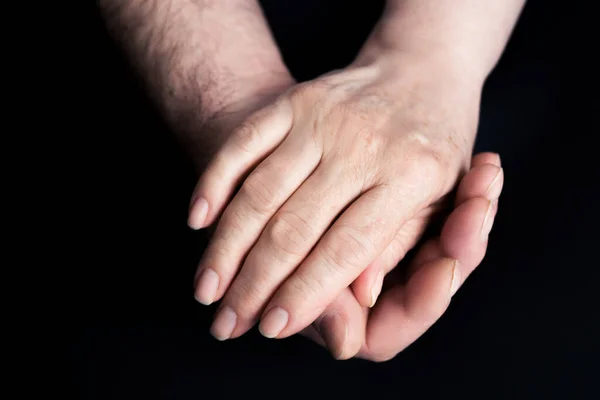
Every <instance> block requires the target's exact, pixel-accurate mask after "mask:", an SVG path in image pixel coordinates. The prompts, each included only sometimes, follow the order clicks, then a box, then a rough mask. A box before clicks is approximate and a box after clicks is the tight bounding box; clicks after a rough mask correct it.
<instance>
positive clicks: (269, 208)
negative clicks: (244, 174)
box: [240, 169, 279, 215]
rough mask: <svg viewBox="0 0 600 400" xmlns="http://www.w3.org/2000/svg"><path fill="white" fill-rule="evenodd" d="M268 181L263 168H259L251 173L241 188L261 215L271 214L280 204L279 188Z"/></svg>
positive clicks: (249, 203)
mask: <svg viewBox="0 0 600 400" xmlns="http://www.w3.org/2000/svg"><path fill="white" fill-rule="evenodd" d="M267 182H268V180H267V179H266V178H265V177H264V174H263V173H262V172H261V170H260V169H257V170H255V171H254V172H253V173H252V174H250V176H249V177H248V178H247V179H246V181H245V182H244V184H243V185H242V187H241V189H240V192H241V194H242V196H243V198H244V200H245V201H246V203H247V204H248V206H249V207H250V208H252V209H253V210H254V211H255V212H257V213H258V214H261V215H270V214H272V213H273V212H275V210H276V209H277V208H278V206H279V202H278V200H277V199H278V198H279V196H278V193H277V190H275V189H274V188H273V185H272V184H269V183H267Z"/></svg>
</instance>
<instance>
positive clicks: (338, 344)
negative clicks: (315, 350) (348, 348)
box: [318, 311, 348, 359]
mask: <svg viewBox="0 0 600 400" xmlns="http://www.w3.org/2000/svg"><path fill="white" fill-rule="evenodd" d="M318 331H319V334H320V335H321V337H322V338H323V341H324V342H325V345H326V346H327V348H328V349H329V351H330V352H331V354H332V355H333V357H334V358H336V359H339V358H341V357H342V354H343V353H344V344H345V343H346V339H347V337H348V324H347V323H346V320H345V319H344V317H342V316H341V315H340V313H338V312H336V311H332V312H329V313H327V314H325V316H324V317H323V318H322V319H321V322H319V329H318ZM336 332H342V335H341V336H340V335H339V334H337V335H336ZM336 349H337V350H336Z"/></svg>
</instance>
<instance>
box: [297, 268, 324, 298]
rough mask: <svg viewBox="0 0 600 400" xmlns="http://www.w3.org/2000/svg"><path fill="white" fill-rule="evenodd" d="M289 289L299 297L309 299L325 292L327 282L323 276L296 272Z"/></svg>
mask: <svg viewBox="0 0 600 400" xmlns="http://www.w3.org/2000/svg"><path fill="white" fill-rule="evenodd" d="M288 283H289V287H288V288H289V290H290V292H291V293H293V294H294V295H295V296H298V298H303V299H309V298H313V296H316V295H318V294H321V293H323V290H325V288H326V282H325V280H324V279H323V277H321V278H319V277H314V276H313V275H307V274H303V273H296V274H295V276H294V279H290V280H289V281H288Z"/></svg>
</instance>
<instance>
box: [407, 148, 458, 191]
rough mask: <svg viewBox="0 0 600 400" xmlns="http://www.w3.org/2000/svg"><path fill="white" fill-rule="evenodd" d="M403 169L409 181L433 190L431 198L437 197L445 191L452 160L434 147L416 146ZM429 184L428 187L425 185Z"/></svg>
mask: <svg viewBox="0 0 600 400" xmlns="http://www.w3.org/2000/svg"><path fill="white" fill-rule="evenodd" d="M415 147H416V148H413V149H411V152H410V154H411V155H410V158H408V159H407V160H406V161H405V162H404V165H403V167H402V169H403V170H404V171H406V173H407V175H408V177H409V180H410V181H411V182H414V183H415V184H417V185H418V186H419V187H426V188H429V189H430V190H431V193H429V194H430V196H432V197H435V196H438V195H439V194H440V192H441V191H443V188H444V187H445V184H446V177H447V175H448V171H449V169H450V167H451V165H450V160H449V158H448V157H446V156H445V155H444V153H442V152H441V151H439V150H437V149H435V148H434V147H432V146H422V145H418V146H415ZM423 183H427V185H423Z"/></svg>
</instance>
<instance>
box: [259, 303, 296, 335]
mask: <svg viewBox="0 0 600 400" xmlns="http://www.w3.org/2000/svg"><path fill="white" fill-rule="evenodd" d="M288 319H289V314H288V313H287V311H285V310H284V309H283V308H281V307H275V308H272V309H271V310H269V312H268V313H267V314H266V315H265V316H264V317H262V319H261V321H260V325H258V330H259V331H260V333H261V334H262V335H263V336H265V337H268V338H269V339H272V338H274V337H276V336H278V335H279V334H280V333H281V331H283V329H284V328H285V326H286V325H287V323H288Z"/></svg>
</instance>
